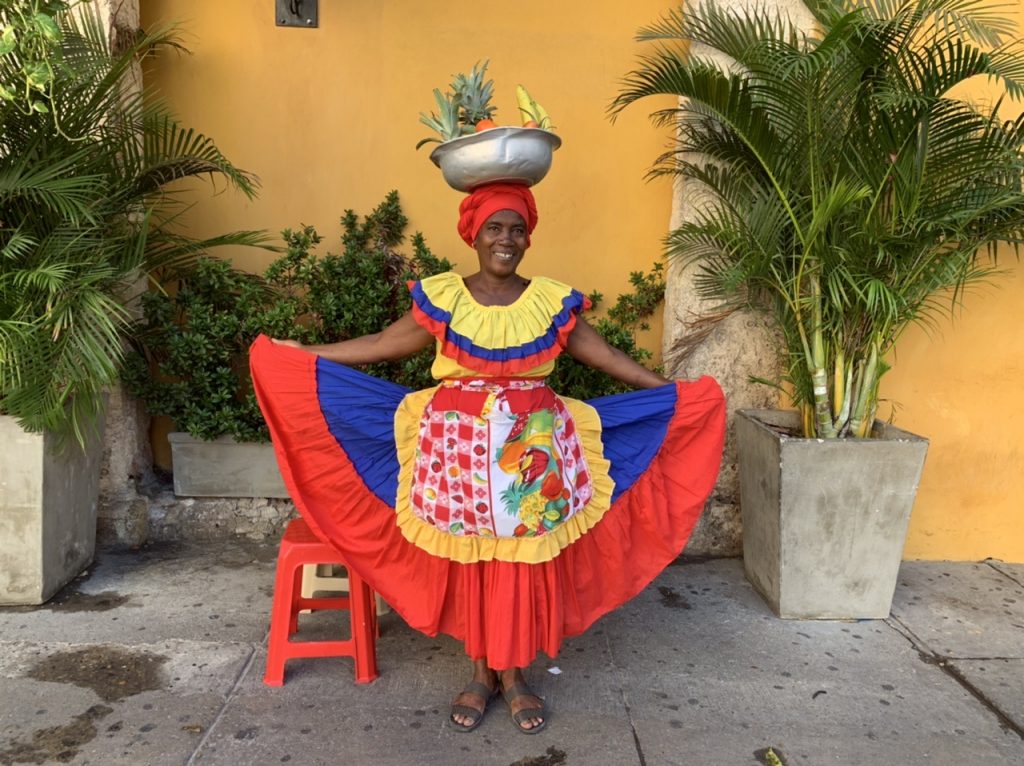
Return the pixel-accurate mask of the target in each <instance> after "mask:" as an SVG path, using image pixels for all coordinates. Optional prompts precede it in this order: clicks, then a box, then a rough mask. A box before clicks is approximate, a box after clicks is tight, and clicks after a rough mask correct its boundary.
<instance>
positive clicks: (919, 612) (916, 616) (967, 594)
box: [892, 561, 1024, 659]
mask: <svg viewBox="0 0 1024 766" xmlns="http://www.w3.org/2000/svg"><path fill="white" fill-rule="evenodd" d="M892 615H893V617H895V618H896V619H897V620H899V622H900V623H902V624H903V625H905V626H906V627H907V628H908V629H909V630H910V631H911V632H912V633H913V635H914V636H916V637H917V638H918V639H919V640H920V641H921V642H922V643H923V645H924V646H925V647H926V648H927V649H928V650H929V651H931V652H934V653H935V654H938V655H941V656H943V657H951V658H959V659H965V658H972V657H979V658H984V657H1006V658H1024V585H1021V584H1020V583H1019V582H1018V581H1016V580H1014V579H1012V578H1011V577H1010V576H1008V575H1006V574H1004V573H1003V572H1000V571H999V570H998V569H996V568H995V567H992V566H990V565H988V564H987V563H981V564H967V563H957V564H953V563H949V562H920V561H911V562H904V563H903V565H902V566H901V567H900V576H899V580H898V582H897V585H896V596H895V598H894V600H893V607H892Z"/></svg>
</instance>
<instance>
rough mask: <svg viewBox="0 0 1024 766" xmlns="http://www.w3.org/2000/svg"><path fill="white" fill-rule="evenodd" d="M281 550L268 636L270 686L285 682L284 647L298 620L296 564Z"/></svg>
mask: <svg viewBox="0 0 1024 766" xmlns="http://www.w3.org/2000/svg"><path fill="white" fill-rule="evenodd" d="M288 559H289V557H288V556H287V555H286V554H285V553H284V552H282V553H281V554H279V555H278V559H277V573H276V575H275V576H274V601H273V605H272V606H271V608H270V635H269V637H268V639H267V670H266V672H265V673H264V674H263V683H265V684H267V685H268V686H282V685H283V684H284V663H285V661H286V659H287V654H286V652H285V649H286V648H287V647H286V645H287V643H288V636H289V635H290V634H291V633H292V632H294V630H293V628H292V624H293V622H294V621H295V610H294V608H293V604H294V602H295V577H294V574H293V572H294V566H293V565H292V564H291V562H290V561H289V560H288Z"/></svg>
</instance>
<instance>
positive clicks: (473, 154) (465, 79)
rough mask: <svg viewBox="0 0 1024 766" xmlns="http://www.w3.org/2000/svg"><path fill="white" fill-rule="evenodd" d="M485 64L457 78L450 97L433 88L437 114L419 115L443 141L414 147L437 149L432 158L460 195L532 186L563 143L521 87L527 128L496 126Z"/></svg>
mask: <svg viewBox="0 0 1024 766" xmlns="http://www.w3.org/2000/svg"><path fill="white" fill-rule="evenodd" d="M487 64H488V62H486V61H485V62H484V63H483V65H480V64H479V63H478V64H477V65H475V66H474V67H473V69H472V70H471V71H470V73H469V74H468V75H465V74H457V75H455V76H454V78H453V80H452V83H451V85H450V88H451V90H450V91H449V92H447V93H442V92H441V91H440V90H439V89H438V88H435V89H434V100H435V102H436V103H437V107H438V114H434V113H433V112H431V113H429V114H425V113H421V114H420V122H422V123H423V124H424V125H427V126H428V127H430V128H433V129H434V130H435V131H436V132H437V134H438V136H439V137H435V136H430V137H428V138H424V139H423V140H422V141H420V142H419V143H418V144H416V148H417V149H419V148H420V147H421V146H423V145H424V144H428V143H436V144H439V145H438V146H437V147H436V148H435V149H434V151H432V152H431V154H430V159H431V160H432V161H433V162H434V164H435V165H437V166H438V167H439V168H441V174H442V175H443V176H444V179H445V181H447V182H448V185H449V186H451V187H452V188H455V189H458V190H459V191H471V190H472V189H474V188H476V187H477V186H482V185H483V184H487V183H498V182H503V183H521V184H524V185H526V186H532V185H533V184H535V183H537V182H539V181H540V180H541V179H542V178H544V176H545V175H546V174H547V172H548V170H549V169H550V168H551V153H552V152H553V151H554V150H555V149H557V148H558V147H559V146H561V144H562V141H561V139H560V138H558V136H556V135H555V134H554V133H552V132H551V118H550V117H549V116H548V113H547V111H546V110H545V109H544V107H542V106H541V105H540V104H538V103H537V102H536V101H535V100H534V99H533V97H532V96H530V94H529V92H528V91H527V90H526V88H524V87H523V86H522V85H518V86H516V102H517V106H518V109H519V114H520V116H521V118H522V120H523V126H522V127H515V126H501V125H498V124H496V123H495V121H494V119H493V118H494V114H495V112H496V111H497V109H496V108H495V107H494V106H492V105H491V98H492V96H493V93H494V81H493V80H485V79H484V78H485V75H486V73H487Z"/></svg>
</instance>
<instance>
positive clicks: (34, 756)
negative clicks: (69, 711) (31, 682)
mask: <svg viewBox="0 0 1024 766" xmlns="http://www.w3.org/2000/svg"><path fill="white" fill-rule="evenodd" d="M112 712H113V708H109V707H107V706H106V705H93V706H92V707H91V708H89V709H88V710H86V711H85V712H84V713H82V714H81V715H76V716H75V717H74V718H73V719H72V720H71V723H67V724H64V725H63V726H51V727H49V728H47V729H39V730H37V731H35V732H33V733H32V741H31V742H15V743H14V744H13V745H11V746H10V747H8V748H7V749H5V750H0V763H11V764H14V763H54V762H56V763H70V762H71V761H73V760H74V758H75V756H76V755H78V751H79V750H80V749H81V747H82V745H85V744H86V743H88V742H91V741H92V740H93V739H95V738H96V721H98V720H100V719H101V718H104V717H105V716H108V715H110V714H111V713H112Z"/></svg>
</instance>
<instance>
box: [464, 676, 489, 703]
mask: <svg viewBox="0 0 1024 766" xmlns="http://www.w3.org/2000/svg"><path fill="white" fill-rule="evenodd" d="M496 692H497V689H492V688H490V687H489V686H487V684H482V683H480V682H479V681H470V682H469V683H468V684H466V688H465V689H463V690H462V693H463V694H475V695H476V696H478V697H482V698H483V700H484V702H487V701H488V700H490V699H491V697H493V696H494V695H495V693H496Z"/></svg>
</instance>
